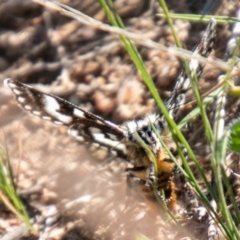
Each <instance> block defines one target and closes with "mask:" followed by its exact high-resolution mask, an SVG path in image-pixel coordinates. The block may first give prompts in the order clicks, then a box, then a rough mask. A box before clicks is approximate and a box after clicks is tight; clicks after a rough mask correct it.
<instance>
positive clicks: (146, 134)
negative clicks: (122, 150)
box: [126, 114, 165, 154]
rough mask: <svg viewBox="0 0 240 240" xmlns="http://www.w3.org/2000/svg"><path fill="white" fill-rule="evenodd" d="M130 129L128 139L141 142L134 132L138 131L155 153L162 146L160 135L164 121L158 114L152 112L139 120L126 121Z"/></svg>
mask: <svg viewBox="0 0 240 240" xmlns="http://www.w3.org/2000/svg"><path fill="white" fill-rule="evenodd" d="M126 125H127V129H128V140H129V141H131V142H134V143H139V140H138V138H137V137H136V135H135V134H134V133H137V134H138V136H139V137H140V138H141V140H142V141H143V142H144V143H145V144H146V145H148V146H149V148H150V149H151V150H152V151H153V153H155V154H156V153H157V152H158V151H159V150H160V148H161V147H162V145H161V143H160V141H159V137H158V135H160V134H161V132H162V131H163V129H164V126H165V125H164V122H163V121H162V120H161V119H160V118H159V116H158V115H156V114H151V115H149V116H147V117H145V118H143V119H141V120H138V121H129V122H127V123H126Z"/></svg>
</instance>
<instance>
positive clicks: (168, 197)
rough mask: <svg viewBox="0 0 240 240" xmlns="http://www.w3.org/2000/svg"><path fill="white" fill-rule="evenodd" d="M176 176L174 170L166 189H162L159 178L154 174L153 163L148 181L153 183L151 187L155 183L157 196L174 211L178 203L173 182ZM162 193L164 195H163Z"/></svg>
mask: <svg viewBox="0 0 240 240" xmlns="http://www.w3.org/2000/svg"><path fill="white" fill-rule="evenodd" d="M174 175H175V170H173V172H172V174H171V175H170V177H169V179H168V181H167V184H166V186H165V187H160V185H161V181H159V179H158V177H156V176H155V173H154V165H153V163H151V165H150V168H149V174H148V179H147V181H148V182H149V183H151V186H153V184H154V183H156V184H157V186H156V189H157V195H158V197H159V198H160V199H161V200H162V201H163V202H166V203H167V206H168V208H169V209H171V210H174V208H175V205H176V201H177V194H176V186H175V183H174V182H173V177H174ZM162 191H163V192H164V194H162Z"/></svg>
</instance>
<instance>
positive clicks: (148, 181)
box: [5, 20, 216, 209]
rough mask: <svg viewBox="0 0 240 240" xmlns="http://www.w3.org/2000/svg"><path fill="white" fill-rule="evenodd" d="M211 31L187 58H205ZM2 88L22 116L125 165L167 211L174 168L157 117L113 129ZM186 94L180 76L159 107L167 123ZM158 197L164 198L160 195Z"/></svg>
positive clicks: (30, 92) (40, 97)
mask: <svg viewBox="0 0 240 240" xmlns="http://www.w3.org/2000/svg"><path fill="white" fill-rule="evenodd" d="M215 27H216V22H215V21H214V20H211V21H210V22H209V24H208V26H207V28H206V30H205V32H204V34H203V36H202V38H201V40H200V42H199V44H198V45H197V47H196V48H195V50H194V51H193V54H200V55H201V56H204V57H207V56H208V55H209V53H210V52H211V50H212V48H213V46H214V41H215V35H216V31H215ZM189 68H190V70H191V71H192V72H195V73H196V75H197V76H199V75H200V74H201V72H202V69H203V67H202V66H201V65H200V64H199V63H198V62H197V60H191V61H190V63H189ZM5 84H6V85H7V86H8V87H10V88H11V90H12V92H13V94H14V96H15V99H16V102H17V103H18V105H19V106H20V107H21V108H22V109H23V110H25V111H27V112H29V113H31V114H33V115H35V116H38V117H40V118H42V119H43V120H47V121H51V122H53V123H55V124H59V125H65V126H66V127H67V128H68V133H69V135H70V136H72V137H73V138H75V139H76V140H78V141H80V142H84V143H90V144H91V143H92V144H98V145H100V146H102V147H105V148H107V149H110V150H111V152H115V153H116V154H117V155H118V156H119V157H121V158H123V159H125V160H128V161H130V162H131V163H132V164H133V168H131V169H127V172H128V175H129V176H130V177H132V178H134V179H136V180H138V182H140V183H141V184H143V185H145V186H147V187H148V188H149V189H150V191H152V188H153V183H154V184H156V189H157V192H158V194H159V196H161V198H162V199H163V200H164V201H166V202H167V204H168V206H169V208H170V209H173V208H174V206H175V204H176V192H175V184H174V181H173V180H172V177H173V175H174V170H175V168H176V167H175V164H174V162H173V161H172V160H171V158H170V157H169V155H168V153H167V151H166V150H165V149H164V147H163V146H162V144H161V142H160V140H159V138H158V134H159V135H160V136H164V135H165V134H166V133H168V127H167V123H166V121H165V119H164V116H163V115H162V114H161V113H159V114H150V115H148V116H146V117H145V118H142V119H140V120H132V121H128V122H126V123H125V124H123V125H117V124H114V123H113V122H110V121H108V120H105V119H103V118H101V117H100V116H98V115H95V114H93V113H91V112H88V111H85V110H83V109H81V108H79V107H78V106H76V105H74V104H72V103H70V102H68V101H66V100H64V99H62V98H59V97H57V96H54V95H51V94H47V93H43V92H41V91H38V90H36V89H34V88H32V87H31V86H29V85H26V84H23V83H21V82H19V81H16V80H12V79H6V80H5ZM189 88H190V80H189V78H188V76H187V75H186V74H185V73H184V71H183V72H182V73H181V74H180V76H179V77H178V79H177V81H176V84H175V87H174V88H173V91H172V93H171V94H170V96H169V98H168V99H167V100H166V103H165V104H166V107H167V109H168V111H169V114H170V115H171V117H172V118H173V119H174V118H175V116H176V113H177V111H178V109H179V108H180V107H181V106H183V105H184V104H185V93H186V91H187V90H188V89H189ZM140 140H141V141H140ZM141 142H143V143H144V144H146V145H147V146H148V148H149V149H150V150H151V152H152V154H153V155H154V157H155V159H156V163H157V176H155V174H154V165H153V162H152V160H151V158H150V156H149V154H148V153H147V151H146V150H145V148H144V147H143V145H142V143H141ZM142 173H143V174H142ZM139 175H144V177H142V178H141V177H139ZM162 191H163V192H164V197H163V196H162V195H161V192H162Z"/></svg>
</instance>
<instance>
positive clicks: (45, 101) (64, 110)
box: [4, 79, 127, 157]
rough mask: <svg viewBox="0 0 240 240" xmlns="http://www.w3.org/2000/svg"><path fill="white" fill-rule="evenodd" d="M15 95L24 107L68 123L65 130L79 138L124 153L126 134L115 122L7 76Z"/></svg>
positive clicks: (120, 153)
mask: <svg viewBox="0 0 240 240" xmlns="http://www.w3.org/2000/svg"><path fill="white" fill-rule="evenodd" d="M4 83H5V85H7V86H9V87H10V88H11V90H12V92H13V93H14V95H15V99H16V101H17V103H18V105H19V106H20V107H21V108H22V109H23V110H25V111H27V112H29V113H31V114H33V115H35V116H38V117H40V118H42V119H43V120H47V121H51V122H53V123H55V124H58V125H65V126H67V127H68V133H69V135H70V136H72V137H74V138H75V139H77V140H78V141H80V142H84V143H93V142H95V143H97V144H100V145H101V146H103V147H108V148H109V149H113V148H114V150H115V151H116V152H117V154H118V155H119V156H120V157H125V148H124V146H123V144H120V143H119V141H122V140H123V139H125V138H126V136H127V133H126V131H125V130H124V129H123V128H121V127H119V126H118V125H116V124H114V123H112V122H110V121H107V120H104V119H103V118H101V117H99V116H97V115H95V114H93V113H90V112H87V111H85V110H83V109H81V108H79V107H77V106H75V105H74V104H72V103H70V102H68V101H66V100H64V99H61V98H59V97H57V96H53V95H51V94H47V93H43V92H40V91H38V90H36V89H34V88H32V87H30V86H28V85H26V84H23V83H21V82H19V81H16V80H12V79H6V80H4Z"/></svg>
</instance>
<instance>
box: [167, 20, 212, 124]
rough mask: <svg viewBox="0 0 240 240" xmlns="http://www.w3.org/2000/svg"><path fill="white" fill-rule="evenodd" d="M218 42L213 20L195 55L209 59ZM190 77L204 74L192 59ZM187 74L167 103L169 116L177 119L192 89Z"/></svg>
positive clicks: (184, 73) (194, 52) (179, 80)
mask: <svg viewBox="0 0 240 240" xmlns="http://www.w3.org/2000/svg"><path fill="white" fill-rule="evenodd" d="M215 40H216V21H215V19H211V21H210V22H209V23H208V26H207V28H206V30H205V31H204V33H203V36H202V38H201V40H200V42H199V43H198V45H197V46H196V48H195V49H194V51H193V55H197V54H199V55H201V56H202V57H208V56H209V54H210V53H211V51H212V49H213V47H214V44H215ZM189 70H190V75H189V77H191V78H194V76H196V77H199V76H200V75H201V73H202V70H203V66H202V65H201V64H199V62H198V61H197V60H196V59H192V60H191V61H190V63H189ZM189 77H188V75H187V73H186V72H185V71H184V70H182V72H181V73H180V75H179V76H178V79H177V81H176V84H175V86H174V88H173V90H172V93H171V95H170V97H169V98H168V100H167V101H166V107H167V109H168V110H169V114H170V115H171V116H172V118H173V119H175V117H176V114H177V112H178V110H179V108H180V107H181V106H183V105H184V104H185V101H186V99H185V93H186V92H187V91H188V90H189V89H190V87H191V81H190V79H189Z"/></svg>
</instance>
